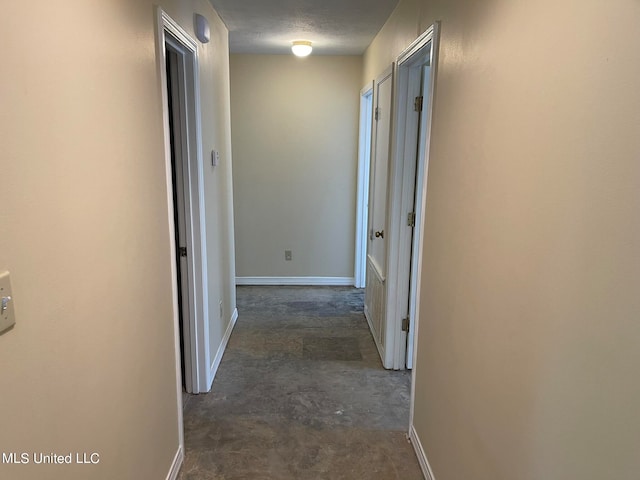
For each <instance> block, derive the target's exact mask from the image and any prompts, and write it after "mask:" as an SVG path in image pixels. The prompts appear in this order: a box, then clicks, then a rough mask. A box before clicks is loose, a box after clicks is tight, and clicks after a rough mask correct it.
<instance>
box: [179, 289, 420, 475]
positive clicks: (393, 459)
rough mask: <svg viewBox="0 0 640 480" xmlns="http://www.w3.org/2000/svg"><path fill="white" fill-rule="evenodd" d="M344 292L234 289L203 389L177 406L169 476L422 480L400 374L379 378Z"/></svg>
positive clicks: (355, 309)
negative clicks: (228, 330) (177, 441)
mask: <svg viewBox="0 0 640 480" xmlns="http://www.w3.org/2000/svg"><path fill="white" fill-rule="evenodd" d="M362 305H363V292H362V290H356V289H354V288H350V287H238V311H239V319H238V323H237V325H236V327H235V329H234V332H233V334H232V336H231V339H230V341H229V345H228V347H227V350H226V352H225V354H224V357H223V359H222V363H221V365H220V368H219V370H218V374H217V377H216V380H215V382H214V384H213V389H212V391H211V393H209V394H206V395H196V396H190V398H189V400H188V401H187V403H186V407H185V417H184V420H185V443H186V458H185V463H184V466H183V468H182V472H181V474H180V477H179V478H180V480H195V479H198V480H208V479H224V480H236V479H237V480H240V479H251V480H261V479H278V480H285V479H305V480H306V479H327V480H329V479H330V480H337V479H345V480H352V479H367V480H375V479H380V480H392V479H402V480H411V479H422V478H423V476H422V473H421V471H420V467H419V465H418V461H417V460H416V457H415V454H414V452H413V448H412V446H411V444H410V443H409V442H408V441H407V439H406V436H405V433H406V431H407V428H408V422H409V392H410V381H411V378H410V374H409V373H408V372H393V371H386V370H384V369H383V368H382V364H381V362H380V358H379V356H378V353H377V351H376V347H375V345H374V343H373V339H372V337H371V334H370V333H369V329H368V326H367V323H366V320H365V318H364V315H363V312H362Z"/></svg>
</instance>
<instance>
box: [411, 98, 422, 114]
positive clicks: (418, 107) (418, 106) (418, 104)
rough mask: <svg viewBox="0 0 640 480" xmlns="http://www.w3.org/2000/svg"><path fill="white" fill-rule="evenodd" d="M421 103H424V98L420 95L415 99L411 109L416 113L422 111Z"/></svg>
mask: <svg viewBox="0 0 640 480" xmlns="http://www.w3.org/2000/svg"><path fill="white" fill-rule="evenodd" d="M423 102H424V97H423V96H422V95H420V96H419V97H416V99H415V101H414V102H413V108H414V110H415V111H416V112H421V111H422V103H423Z"/></svg>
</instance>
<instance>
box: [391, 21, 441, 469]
mask: <svg viewBox="0 0 640 480" xmlns="http://www.w3.org/2000/svg"><path fill="white" fill-rule="evenodd" d="M429 42H431V45H430V47H429V48H430V54H429V55H430V62H431V70H430V72H429V73H430V77H431V78H430V81H429V92H428V94H427V95H428V101H427V102H426V103H425V104H426V105H427V110H426V115H427V122H428V123H427V130H426V136H425V146H424V155H425V158H424V159H423V161H424V162H425V170H424V175H423V178H422V185H416V189H417V191H418V192H420V197H421V198H419V199H416V203H417V202H418V201H419V202H420V204H421V214H420V218H419V219H416V228H417V230H418V231H417V232H415V233H417V234H418V242H417V245H418V251H417V255H418V259H417V265H418V266H419V270H418V272H417V275H416V276H415V282H416V285H415V288H413V292H414V297H415V298H413V301H414V302H415V325H414V334H413V367H414V368H413V369H412V371H411V401H410V407H409V431H410V432H411V431H412V430H413V420H414V414H415V394H416V390H415V388H416V370H417V368H416V367H417V363H416V359H417V357H418V330H419V327H420V291H421V285H422V263H423V251H424V233H425V218H426V202H427V195H426V192H427V180H428V165H429V157H430V153H431V133H432V126H433V111H434V99H435V93H436V79H437V74H438V52H439V48H440V22H436V23H434V24H433V25H432V26H431V27H429V29H427V30H426V31H425V32H424V33H423V34H422V35H420V37H418V38H417V39H416V40H415V41H414V42H413V43H412V44H411V45H410V46H409V47H408V48H407V49H406V50H405V51H404V52H403V53H402V54H400V56H399V57H398V60H399V61H400V60H401V61H402V63H401V64H400V63H399V68H406V66H408V65H409V64H410V62H411V60H412V59H413V58H415V57H414V55H420V50H421V49H422V48H424V47H425V46H427V45H428V44H429ZM415 233H414V234H415ZM408 274H409V272H407V275H408ZM424 458H425V459H426V456H425V457H424ZM421 466H422V464H421ZM427 466H428V462H427ZM423 472H424V474H425V476H427V478H433V477H432V475H433V473H432V472H431V469H430V468H427V469H426V471H425V470H424V468H423Z"/></svg>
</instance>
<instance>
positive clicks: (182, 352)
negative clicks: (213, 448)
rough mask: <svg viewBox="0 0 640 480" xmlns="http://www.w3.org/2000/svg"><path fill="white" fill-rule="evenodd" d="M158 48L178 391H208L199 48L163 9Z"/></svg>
mask: <svg viewBox="0 0 640 480" xmlns="http://www.w3.org/2000/svg"><path fill="white" fill-rule="evenodd" d="M158 33H159V35H158V49H159V58H161V59H164V64H163V65H159V70H160V72H159V73H160V81H161V82H160V83H161V89H162V90H161V91H162V105H163V114H164V134H165V163H166V172H167V202H168V206H169V226H170V230H171V235H170V244H171V251H172V257H173V258H172V277H173V278H172V283H173V290H174V317H175V322H176V328H175V330H176V351H177V357H178V358H177V359H176V369H177V371H178V374H179V377H180V379H181V380H180V383H181V384H180V385H178V387H179V390H180V391H181V392H182V391H184V392H186V393H201V392H206V391H208V390H209V387H210V382H209V368H207V367H208V363H209V351H208V342H207V341H206V338H207V336H208V331H207V327H208V322H207V312H208V296H207V276H206V268H205V266H206V248H205V246H206V239H205V217H204V214H205V211H204V190H203V184H204V181H203V165H202V154H201V151H200V150H201V149H200V145H201V133H200V130H201V127H200V115H199V111H198V98H199V88H198V62H197V52H198V47H197V43H196V42H195V40H193V39H192V38H191V37H190V36H189V35H188V34H187V33H186V32H185V31H184V30H183V29H182V28H181V27H180V26H179V25H178V24H177V23H176V22H175V21H173V20H172V19H171V18H170V17H169V16H168V15H167V14H166V13H165V12H163V11H162V10H161V9H158Z"/></svg>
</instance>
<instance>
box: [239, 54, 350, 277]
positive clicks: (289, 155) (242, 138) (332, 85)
mask: <svg viewBox="0 0 640 480" xmlns="http://www.w3.org/2000/svg"><path fill="white" fill-rule="evenodd" d="M361 68H362V58H361V57H356V56H343V57H331V56H311V57H307V58H304V59H300V58H297V57H294V56H293V55H231V106H232V115H231V121H232V140H233V169H234V171H233V175H234V177H233V184H234V202H235V205H234V212H235V226H236V248H235V251H236V271H237V275H238V276H239V277H254V276H259V277H344V278H349V277H353V269H354V249H355V211H356V184H357V182H356V174H357V161H358V159H357V153H358V109H359V103H358V102H359V98H360V97H359V91H360V78H361V75H362V72H361ZM285 250H291V251H292V260H291V261H285Z"/></svg>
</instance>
